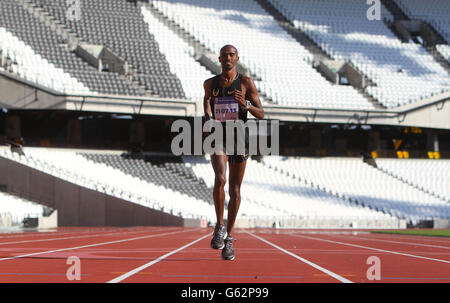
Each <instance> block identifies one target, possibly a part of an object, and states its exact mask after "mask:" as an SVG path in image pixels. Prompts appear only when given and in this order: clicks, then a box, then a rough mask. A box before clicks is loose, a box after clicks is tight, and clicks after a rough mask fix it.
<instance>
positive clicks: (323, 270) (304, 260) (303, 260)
mask: <svg viewBox="0 0 450 303" xmlns="http://www.w3.org/2000/svg"><path fill="white" fill-rule="evenodd" d="M246 233H248V234H249V235H251V236H253V237H255V238H256V239H258V240H261V241H263V242H264V243H267V244H269V245H271V246H273V247H275V248H276V249H279V250H281V251H282V252H284V253H286V254H288V255H290V256H292V257H294V258H296V259H298V260H300V261H302V262H304V263H306V264H308V265H310V266H312V267H314V268H315V269H318V270H320V271H321V272H323V273H325V274H327V275H329V276H331V277H333V278H335V279H336V280H339V281H341V282H343V283H353V282H352V281H350V280H348V279H346V278H344V277H341V276H340V275H338V274H336V273H334V272H332V271H329V270H328V269H326V268H323V267H322V266H320V265H317V264H315V263H313V262H311V261H308V260H306V259H304V258H302V257H299V256H297V255H296V254H294V253H291V252H290V251H288V250H286V249H284V248H281V247H279V246H278V245H276V244H273V243H272V242H270V241H267V240H266V239H263V238H261V237H259V236H257V235H255V234H253V233H250V232H247V231H246Z"/></svg>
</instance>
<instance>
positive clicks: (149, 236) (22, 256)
mask: <svg viewBox="0 0 450 303" xmlns="http://www.w3.org/2000/svg"><path fill="white" fill-rule="evenodd" d="M187 231H192V230H182V231H174V232H168V233H162V234H153V235H148V236H141V237H135V238H129V239H122V240H116V241H109V242H101V243H94V244H89V245H82V246H76V247H69V248H60V249H54V250H47V251H41V252H35V253H31V254H25V255H19V256H13V257H7V258H2V259H0V261H6V260H12V259H18V258H25V257H32V256H37V255H43V254H50V253H55V252H60V251H67V250H74V249H81V248H88V247H95V246H101V245H108V244H115V243H121V242H127V241H134V240H141V239H148V238H153V237H160V236H167V235H172V234H177V233H184V232H187Z"/></svg>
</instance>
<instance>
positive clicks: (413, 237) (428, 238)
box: [371, 233, 450, 244]
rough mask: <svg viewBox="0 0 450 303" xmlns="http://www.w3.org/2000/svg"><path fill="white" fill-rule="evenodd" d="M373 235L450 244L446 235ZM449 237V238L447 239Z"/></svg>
mask: <svg viewBox="0 0 450 303" xmlns="http://www.w3.org/2000/svg"><path fill="white" fill-rule="evenodd" d="M371 235H372V236H378V238H381V239H384V238H383V236H387V235H389V236H391V238H395V239H397V240H425V241H427V242H437V243H445V244H450V238H444V237H431V236H421V235H403V234H388V233H371ZM446 239H448V240H446Z"/></svg>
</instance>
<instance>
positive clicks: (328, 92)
mask: <svg viewBox="0 0 450 303" xmlns="http://www.w3.org/2000/svg"><path fill="white" fill-rule="evenodd" d="M151 4H152V5H153V6H154V7H155V8H156V9H158V11H160V12H161V13H163V14H164V15H165V16H166V17H167V18H169V19H170V20H173V21H174V22H175V23H177V24H178V25H180V26H181V27H182V28H183V29H184V30H186V31H187V32H188V33H190V34H191V35H193V36H195V37H196V38H197V39H198V40H199V41H201V42H202V43H203V44H205V45H206V47H207V48H208V49H210V50H211V51H213V52H215V53H218V52H219V49H220V48H221V47H222V46H223V45H225V44H233V45H235V46H236V47H237V48H238V50H239V51H240V53H241V57H240V60H241V62H243V64H244V65H245V66H246V67H247V68H248V69H249V70H250V72H251V73H253V74H255V75H257V76H258V77H259V78H260V79H261V80H262V81H256V82H255V84H256V86H257V88H258V89H259V90H260V91H262V92H264V93H265V94H266V95H268V96H269V97H270V98H271V99H272V100H274V102H275V103H276V104H279V105H290V106H302V107H319V108H320V107H328V108H339V107H348V108H353V109H371V108H373V105H372V104H371V103H370V102H369V101H368V100H367V99H366V98H364V97H363V96H362V95H361V94H359V93H358V92H357V91H356V90H355V89H354V88H353V87H351V86H339V85H332V84H331V83H330V82H328V81H327V80H326V79H325V78H323V77H322V76H321V75H320V73H319V72H318V71H316V70H315V69H314V68H313V67H312V59H313V57H312V54H310V53H309V52H308V51H307V50H306V49H305V48H304V47H303V46H301V45H300V44H299V43H297V41H295V40H294V39H293V38H292V37H291V36H290V35H288V34H287V33H286V32H285V31H284V29H283V28H281V27H280V26H279V24H278V23H277V22H276V21H275V20H274V19H273V18H272V17H271V16H270V15H268V14H267V13H266V12H265V11H264V10H263V9H262V8H261V7H260V6H259V5H258V4H257V3H256V2H254V1H252V0H246V1H237V0H236V1H226V2H217V1H204V2H202V4H201V5H198V3H197V2H196V1H189V0H184V1H151ZM223 28H227V31H223V30H222V29H223ZM267 41H271V43H270V47H269V45H268V44H267ZM279 87H283V89H278V88H279Z"/></svg>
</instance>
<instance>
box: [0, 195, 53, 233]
mask: <svg viewBox="0 0 450 303" xmlns="http://www.w3.org/2000/svg"><path fill="white" fill-rule="evenodd" d="M44 211H45V207H44V206H42V205H39V204H36V203H33V202H31V201H27V200H24V199H22V198H18V197H15V196H13V195H10V194H7V193H3V192H0V226H2V224H1V223H2V222H3V223H4V225H3V227H11V226H18V225H22V224H23V222H24V220H25V219H28V218H38V217H40V216H42V215H43V214H44ZM5 223H6V224H5Z"/></svg>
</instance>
